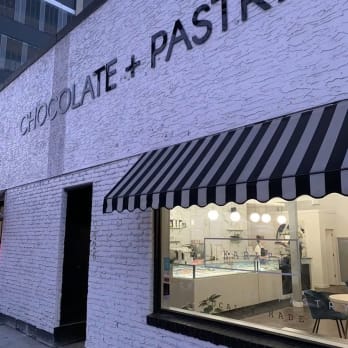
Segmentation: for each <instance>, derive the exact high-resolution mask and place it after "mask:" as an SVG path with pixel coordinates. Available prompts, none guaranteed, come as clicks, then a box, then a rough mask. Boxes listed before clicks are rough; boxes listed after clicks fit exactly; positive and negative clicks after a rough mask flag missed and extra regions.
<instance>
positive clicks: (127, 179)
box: [113, 149, 165, 196]
mask: <svg viewBox="0 0 348 348" xmlns="http://www.w3.org/2000/svg"><path fill="white" fill-rule="evenodd" d="M164 151H165V149H161V150H160V151H151V152H148V153H146V156H143V157H142V158H140V160H139V161H138V162H137V163H136V164H135V165H134V167H133V168H131V170H130V171H129V172H128V173H127V174H126V175H125V176H124V177H123V179H122V180H121V181H120V183H119V184H118V185H116V186H115V188H114V193H113V196H121V195H124V192H125V191H127V189H128V188H129V187H131V186H132V185H134V184H135V183H137V182H138V181H139V180H140V179H141V175H142V173H143V171H144V170H147V169H148V168H150V167H151V165H152V162H153V161H154V162H156V161H158V160H159V158H160V157H161V153H162V152H164ZM133 169H134V170H133Z"/></svg>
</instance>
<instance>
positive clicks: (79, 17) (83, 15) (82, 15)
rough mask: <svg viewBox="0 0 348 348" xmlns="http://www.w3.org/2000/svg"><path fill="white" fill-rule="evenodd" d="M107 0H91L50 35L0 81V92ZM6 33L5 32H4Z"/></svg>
mask: <svg viewBox="0 0 348 348" xmlns="http://www.w3.org/2000/svg"><path fill="white" fill-rule="evenodd" d="M106 1H107V0H93V2H91V3H90V4H89V5H88V6H87V7H86V8H84V9H83V11H82V12H81V13H80V14H78V15H77V16H76V17H74V18H73V19H72V20H71V21H70V22H69V23H68V24H67V25H66V26H65V27H64V28H63V29H62V30H60V31H59V32H58V33H57V34H56V35H52V37H53V38H54V39H53V40H51V41H50V42H49V43H47V46H46V47H45V48H44V49H40V50H38V52H37V54H36V55H34V56H33V57H32V58H31V59H28V61H27V62H25V63H24V64H23V65H21V66H19V67H18V69H16V71H14V72H12V73H11V74H10V75H9V77H8V78H7V79H5V81H3V82H2V83H0V92H1V91H2V90H3V89H5V88H6V87H7V86H8V85H9V84H10V83H11V82H12V81H14V80H15V79H16V78H17V77H18V76H19V75H20V74H22V73H23V72H24V71H25V70H26V69H27V68H28V67H30V66H31V65H32V64H34V63H35V62H36V61H37V60H38V59H39V58H40V57H42V56H43V55H44V54H45V53H47V52H48V51H49V50H50V49H51V48H52V47H53V46H54V45H56V44H57V43H58V42H59V41H60V40H61V39H62V38H64V37H65V36H66V35H67V34H68V33H70V31H72V30H73V29H74V28H76V27H77V26H78V25H79V24H80V23H81V22H83V21H84V20H85V19H86V18H88V17H89V16H90V15H91V14H92V13H93V12H95V11H96V10H97V9H98V8H99V7H100V6H102V5H103V4H104V3H106ZM5 35H6V34H5Z"/></svg>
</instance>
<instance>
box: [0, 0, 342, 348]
mask: <svg viewBox="0 0 348 348" xmlns="http://www.w3.org/2000/svg"><path fill="white" fill-rule="evenodd" d="M269 2H270V3H271V4H272V6H273V8H272V9H271V10H269V11H267V12H264V11H262V10H260V9H259V8H258V7H257V6H253V5H250V10H249V20H248V21H247V22H242V21H241V18H240V1H238V0H230V1H228V16H229V29H228V31H227V32H222V31H221V10H220V5H218V4H217V5H211V6H212V9H211V11H210V12H209V14H207V15H206V17H207V18H209V19H210V20H211V21H212V22H213V33H212V36H211V38H210V39H209V41H207V42H206V43H205V44H204V45H202V46H195V47H194V48H193V49H192V50H190V51H186V49H185V47H184V45H183V44H182V43H180V44H178V45H177V46H175V48H174V51H173V55H172V58H171V60H170V62H167V63H166V62H165V61H164V57H165V53H166V52H164V53H162V54H161V55H160V59H159V60H158V62H157V67H156V69H151V68H150V42H151V41H150V39H151V35H153V34H154V33H156V32H157V31H159V30H166V31H167V32H168V33H170V32H171V31H172V28H173V25H174V22H175V20H176V19H178V18H180V19H181V20H182V22H183V24H184V25H185V29H186V30H187V32H188V33H189V35H190V37H191V36H192V35H194V34H196V35H200V34H201V33H202V31H200V30H199V29H198V28H193V26H192V24H191V17H192V13H193V12H194V10H195V8H196V7H197V6H199V5H201V4H202V3H204V2H203V1H199V0H190V1H181V2H179V1H167V2H166V4H165V5H162V6H159V3H158V1H154V0H151V1H147V2H146V3H144V2H143V1H140V0H135V1H130V2H127V3H122V4H120V3H119V2H116V1H113V0H110V1H108V2H107V3H106V4H105V5H104V6H102V7H101V8H100V9H99V10H98V11H97V12H95V13H94V14H93V15H91V16H90V17H89V18H87V19H86V20H85V21H84V22H83V23H82V24H81V25H80V26H79V27H77V28H76V29H74V30H73V31H72V32H71V33H70V34H69V35H68V36H67V37H65V38H64V39H63V40H62V41H61V42H59V44H57V45H56V46H55V47H54V48H52V49H51V50H50V51H49V52H48V53H46V54H45V55H44V56H43V57H42V58H41V59H40V60H38V61H37V62H36V63H35V64H34V65H32V66H31V67H30V68H28V69H27V70H26V71H25V72H24V73H23V74H21V75H20V76H19V77H18V78H17V79H16V80H15V81H13V82H12V83H11V84H10V85H9V86H8V87H7V88H6V89H5V90H3V91H2V92H1V93H0V115H1V118H0V190H2V189H7V193H6V203H5V223H4V233H3V243H2V247H1V251H0V312H1V313H3V314H7V315H10V316H13V317H15V318H18V319H20V320H23V321H25V322H28V323H30V324H32V325H34V326H36V327H38V328H40V329H43V330H46V331H48V332H53V329H54V327H56V326H58V324H59V308H60V295H61V294H60V289H61V274H62V257H63V253H62V251H63V244H64V227H65V226H64V224H65V204H66V196H65V193H64V189H65V188H67V187H72V186H75V185H80V184H83V183H93V209H92V227H91V249H90V270H89V289H88V322H87V341H86V347H87V348H104V347H161V348H162V347H179V346H180V347H196V346H197V347H198V346H199V347H207V348H208V347H212V346H213V345H211V344H208V343H205V342H202V341H199V340H195V339H191V338H188V337H185V336H182V335H178V334H173V333H170V332H167V331H163V330H159V329H155V328H153V327H150V326H147V325H146V315H148V314H149V313H151V311H152V298H153V289H152V286H153V270H152V268H153V266H152V255H153V251H152V248H153V241H152V226H151V211H147V212H138V211H136V212H132V213H128V212H125V213H122V214H118V213H113V214H107V215H103V214H102V199H103V197H104V195H105V194H106V193H107V192H108V191H109V190H110V188H111V187H112V186H113V185H114V184H115V183H116V182H117V180H118V179H120V178H121V177H122V175H123V174H124V173H125V172H126V171H127V170H128V169H129V167H130V166H131V164H133V163H134V162H135V160H136V158H137V155H138V154H140V153H143V152H145V151H148V150H150V149H154V148H159V147H163V146H166V145H169V144H173V143H178V142H181V141H184V140H189V139H193V138H196V137H199V136H204V135H207V134H211V133H215V132H219V131H222V130H226V129H230V128H233V127H237V126H241V125H245V124H248V123H252V122H256V121H260V120H264V119H268V118H272V117H276V116H279V115H282V114H287V113H291V112H295V111H297V110H302V109H305V108H309V107H312V106H316V105H320V104H325V103H328V102H330V101H335V100H339V99H344V98H348V50H347V45H348V34H347V30H346V28H347V27H348V3H347V1H344V0H335V1H331V2H330V4H328V3H327V2H323V1H317V0H308V1H305V2H303V1H302V2H298V1H290V0H286V1H284V2H283V3H278V1H276V0H271V1H269ZM132 54H135V55H136V58H137V59H140V60H141V61H142V65H141V66H140V67H139V68H138V69H137V71H136V76H135V78H134V79H132V78H130V77H129V75H128V74H126V73H125V72H124V68H125V67H126V66H127V65H128V64H129V59H130V56H131V55H132ZM115 57H117V58H118V63H117V69H118V73H117V75H116V76H117V78H116V79H115V81H116V82H117V84H118V87H117V88H116V90H113V91H110V92H109V93H105V92H104V93H102V95H101V96H100V97H99V98H96V99H95V100H91V99H90V98H89V97H88V96H87V97H86V101H85V103H84V105H83V106H81V107H80V108H78V109H75V110H69V111H68V113H67V114H65V115H64V116H59V118H57V119H55V120H54V121H52V122H47V123H45V125H44V126H43V127H41V128H40V127H39V129H36V130H35V131H33V132H32V133H30V134H29V135H25V136H22V135H21V134H20V131H19V125H20V121H21V118H22V117H23V116H24V115H25V114H26V113H28V112H29V111H31V110H33V109H35V107H36V106H38V105H39V103H40V102H43V101H46V102H47V101H49V99H50V98H51V95H53V94H55V93H57V91H59V90H61V89H62V88H65V87H67V86H71V85H72V84H73V83H76V84H77V86H78V88H80V92H81V88H82V86H83V83H84V79H85V77H86V75H87V74H91V73H92V72H93V71H94V70H95V69H96V68H98V67H100V66H101V65H102V64H105V63H106V62H107V61H109V60H111V59H113V58H115ZM105 163H107V164H105ZM96 165H98V166H96Z"/></svg>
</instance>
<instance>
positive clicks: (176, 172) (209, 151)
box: [156, 134, 225, 192]
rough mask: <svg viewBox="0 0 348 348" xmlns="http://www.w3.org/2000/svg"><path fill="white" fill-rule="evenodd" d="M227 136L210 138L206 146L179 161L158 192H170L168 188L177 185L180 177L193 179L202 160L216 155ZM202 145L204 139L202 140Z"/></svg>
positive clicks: (198, 148)
mask: <svg viewBox="0 0 348 348" xmlns="http://www.w3.org/2000/svg"><path fill="white" fill-rule="evenodd" d="M224 136H225V134H222V135H221V136H217V135H214V136H212V137H208V138H207V140H209V141H208V142H206V144H205V146H200V147H195V148H194V149H193V150H192V151H191V152H190V153H189V154H188V155H187V157H186V158H184V159H182V160H181V165H180V161H178V163H177V165H176V166H175V167H173V170H172V171H171V173H170V175H168V176H167V177H166V178H165V180H163V182H162V183H159V185H158V186H157V188H156V189H157V190H158V191H160V192H163V191H164V192H166V191H168V188H169V187H170V186H171V185H173V183H175V181H176V180H180V177H182V176H187V177H192V176H193V175H194V171H195V169H196V168H197V167H198V166H199V165H200V163H201V158H202V157H204V158H206V159H208V158H210V157H211V156H214V155H215V151H214V150H215V149H216V148H217V147H218V146H219V143H220V142H221V141H223V139H224ZM201 143H202V139H201Z"/></svg>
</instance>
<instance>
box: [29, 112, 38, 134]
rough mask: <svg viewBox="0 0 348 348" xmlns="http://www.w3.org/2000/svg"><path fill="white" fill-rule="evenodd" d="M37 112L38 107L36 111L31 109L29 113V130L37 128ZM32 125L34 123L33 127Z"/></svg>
mask: <svg viewBox="0 0 348 348" xmlns="http://www.w3.org/2000/svg"><path fill="white" fill-rule="evenodd" d="M36 113H37V108H36V109H35V113H33V112H31V111H30V112H29V114H27V120H28V125H29V132H31V131H32V130H34V129H36ZM32 125H33V127H32Z"/></svg>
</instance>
